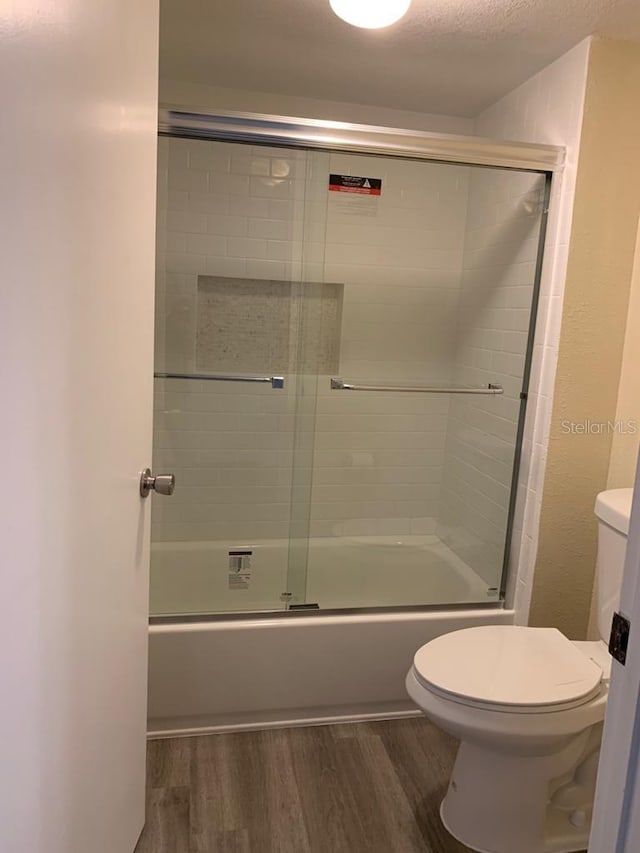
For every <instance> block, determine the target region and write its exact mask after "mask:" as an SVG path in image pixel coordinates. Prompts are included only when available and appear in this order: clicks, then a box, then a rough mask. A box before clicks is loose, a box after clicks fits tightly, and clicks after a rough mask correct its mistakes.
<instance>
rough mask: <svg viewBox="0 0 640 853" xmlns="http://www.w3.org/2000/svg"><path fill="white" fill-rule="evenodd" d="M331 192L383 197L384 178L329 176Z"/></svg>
mask: <svg viewBox="0 0 640 853" xmlns="http://www.w3.org/2000/svg"><path fill="white" fill-rule="evenodd" d="M329 191H330V192H333V193H357V194H358V195H381V194H382V178H357V177H356V176H355V175H329Z"/></svg>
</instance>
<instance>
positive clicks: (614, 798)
mask: <svg viewBox="0 0 640 853" xmlns="http://www.w3.org/2000/svg"><path fill="white" fill-rule="evenodd" d="M619 610H620V612H621V613H622V615H624V616H626V617H627V618H628V619H630V621H631V632H630V634H629V646H628V650H627V658H626V663H625V665H624V666H623V665H622V664H620V663H618V662H617V661H615V660H614V661H613V664H612V677H611V689H610V693H609V699H608V701H607V716H606V720H605V729H604V738H603V742H602V752H601V755H600V766H599V769H598V786H597V790H596V802H595V809H594V815H593V824H592V829H591V839H590V843H589V853H638V850H640V465H639V467H638V469H637V472H636V487H635V492H634V497H633V507H632V510H631V525H630V529H629V539H628V542H627V557H626V561H625V569H624V581H623V585H622V593H621V596H620V608H619Z"/></svg>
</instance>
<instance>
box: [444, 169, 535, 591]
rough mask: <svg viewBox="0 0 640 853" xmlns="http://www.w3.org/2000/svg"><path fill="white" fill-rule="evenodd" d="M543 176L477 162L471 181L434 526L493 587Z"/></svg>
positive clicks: (511, 456)
mask: <svg viewBox="0 0 640 853" xmlns="http://www.w3.org/2000/svg"><path fill="white" fill-rule="evenodd" d="M544 186H545V181H544V177H543V176H541V175H535V174H533V175H532V174H527V173H518V172H501V171H498V170H488V169H475V170H473V172H472V175H471V180H470V186H469V205H468V214H467V220H466V226H467V227H466V235H465V249H464V269H463V275H462V287H461V291H460V307H459V315H458V327H457V333H456V354H455V364H454V368H453V373H454V380H455V382H456V383H458V384H462V385H471V386H477V385H487V384H488V383H495V384H499V385H502V387H503V389H504V394H502V395H499V396H495V397H486V396H462V395H460V396H452V398H451V406H450V410H449V426H448V431H447V443H446V449H445V459H444V469H443V487H442V502H441V511H440V516H439V524H438V534H439V536H440V538H442V539H443V541H445V542H446V543H447V544H448V545H449V547H451V548H452V550H453V551H454V552H456V553H457V554H458V556H460V557H461V558H462V559H463V560H464V561H465V562H466V563H467V564H468V565H470V566H471V567H472V568H473V569H474V570H475V571H476V572H477V573H478V574H479V575H480V576H481V577H482V578H484V580H485V581H486V582H487V583H488V584H489V585H490V586H498V585H499V581H500V572H501V566H502V560H503V555H504V544H505V532H506V522H507V515H508V509H509V497H510V493H511V476H512V470H513V460H514V451H515V439H516V431H517V424H518V418H519V412H520V391H521V389H522V377H523V373H524V366H525V364H524V362H525V353H526V348H527V337H528V329H529V321H530V316H531V304H532V297H533V288H534V281H535V274H536V259H537V253H538V243H539V233H540V220H541V214H542V206H543V203H544Z"/></svg>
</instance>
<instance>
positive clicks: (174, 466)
mask: <svg viewBox="0 0 640 853" xmlns="http://www.w3.org/2000/svg"><path fill="white" fill-rule="evenodd" d="M245 124H246V123H245ZM275 127H276V131H277V132H276V131H274V124H273V122H271V123H270V122H269V121H266V120H265V121H257V120H256V121H254V122H253V123H249V126H248V127H246V126H245V127H244V128H243V129H242V132H240V130H239V129H238V127H237V126H236V125H235V124H234V122H233V121H231V120H230V119H228V118H227V119H226V120H225V121H222V122H218V123H217V124H216V122H215V121H204V120H201V121H200V122H199V123H198V122H197V121H194V119H193V117H191V118H186V119H184V120H183V121H179V120H177V119H176V118H175V116H174V117H173V120H172V121H171V122H169V123H168V124H167V125H166V126H165V128H164V132H163V134H162V135H161V136H160V138H159V167H158V265H157V292H156V365H155V413H154V468H155V470H156V471H158V472H160V471H168V472H171V473H174V474H175V477H176V489H175V492H174V494H173V496H172V497H171V498H166V499H157V500H155V502H154V506H153V517H152V564H151V614H152V616H156V617H179V616H184V615H196V616H209V615H210V616H216V615H224V614H228V613H237V612H244V613H247V612H269V611H280V610H301V609H306V610H312V611H316V612H317V610H318V609H320V610H344V609H360V608H381V607H383V608H389V607H414V608H415V607H433V606H443V605H447V606H453V607H455V606H468V605H476V606H477V605H479V604H483V605H486V604H491V603H493V604H495V605H496V606H498V605H499V604H500V602H501V600H502V597H503V595H504V589H505V579H506V573H507V571H508V564H509V559H508V557H509V553H510V538H511V534H512V527H513V515H514V505H515V495H516V489H515V485H516V483H517V474H518V466H519V462H520V455H521V444H522V431H523V424H524V416H525V409H526V397H527V390H528V376H529V369H530V361H531V354H532V347H533V333H534V329H535V317H536V305H537V297H538V282H539V278H540V266H541V260H542V251H543V243H544V226H545V221H546V209H547V206H548V199H549V191H550V172H549V171H548V170H546V169H544V168H541V167H539V166H538V168H526V167H525V166H523V165H522V164H516V165H510V166H508V167H500V166H496V165H493V164H488V163H487V164H484V165H477V164H474V163H469V162H444V161H442V160H439V159H438V158H437V155H436V156H435V157H424V156H416V154H415V152H411V151H408V150H407V149H408V147H409V146H408V145H406V144H405V145H404V146H403V145H396V146H395V148H394V150H393V151H392V152H390V153H385V154H381V153H367V152H365V151H361V150H344V148H345V146H344V143H342V142H337V143H335V145H334V144H331V145H330V144H328V143H327V140H326V139H324V141H323V142H322V143H317V142H316V143H314V145H313V146H311V145H307V144H303V142H302V141H301V140H300V138H298V137H296V136H295V134H292V133H285V132H284V131H283V130H282V128H281V127H280V126H275ZM265 128H266V129H269V131H270V135H269V136H267V135H266V134H265V133H264V132H263V131H264V130H265ZM274 136H275V139H274V138H273V137H274ZM400 139H401V140H402V139H403V137H400ZM319 145H320V147H318V146H319ZM352 147H353V148H357V147H358V146H352ZM399 149H400V150H399ZM479 159H481V158H479ZM484 159H485V160H486V159H487V158H486V157H485V158H484Z"/></svg>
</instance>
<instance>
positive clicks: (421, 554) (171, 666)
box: [149, 536, 514, 736]
mask: <svg viewBox="0 0 640 853" xmlns="http://www.w3.org/2000/svg"><path fill="white" fill-rule="evenodd" d="M372 539H373V541H372ZM409 540H412V541H409ZM397 543H398V539H397V538H390V537H375V538H373V537H368V538H367V539H366V540H362V539H360V538H357V539H351V540H346V541H345V540H344V539H341V540H330V539H327V540H311V547H310V555H309V571H308V578H307V600H308V601H318V603H319V604H320V605H321V606H322V607H323V608H327V607H335V606H338V605H340V606H342V607H355V606H372V605H374V604H378V605H379V604H381V603H382V602H381V601H380V597H381V596H384V597H386V599H387V601H386V603H387V604H389V605H392V604H396V603H399V604H411V603H412V602H411V601H409V600H407V590H408V589H411V590H412V592H414V593H416V596H418V598H417V600H416V601H415V603H416V604H424V603H425V601H428V602H430V603H442V602H451V601H462V602H464V601H466V602H479V601H480V602H481V601H487V602H489V601H490V599H489V598H487V595H486V591H487V584H486V583H484V582H482V581H481V580H480V579H479V578H478V577H477V576H476V575H474V573H473V572H471V570H470V569H468V567H466V566H465V565H464V563H461V561H457V560H456V559H454V557H453V555H452V554H451V552H450V551H448V549H446V550H443V549H444V546H442V544H441V543H438V540H436V539H435V537H424V536H423V537H403V543H404V544H403V545H402V546H400V545H398V544H397ZM251 545H252V547H253V549H254V553H255V554H256V560H255V562H254V564H253V566H252V577H251V581H250V585H249V589H246V590H237V589H234V590H229V588H228V550H232V549H241V548H240V545H239V544H238V543H234V544H233V546H227V545H225V546H224V547H223V545H222V543H162V545H161V546H160V548H159V549H158V546H157V545H156V546H154V548H155V549H156V553H155V554H154V564H153V565H154V572H156V571H160V572H161V575H160V576H155V577H154V581H157V580H158V579H159V577H164V579H165V581H171V587H167V588H166V590H165V593H166V594H167V596H168V597H167V598H166V604H167V606H166V608H165V609H164V612H167V611H170V610H171V609H173V608H172V607H170V606H169V605H170V604H171V603H172V602H173V604H174V606H175V601H176V599H175V598H174V599H171V598H170V596H169V594H170V593H171V592H173V594H175V595H177V594H180V595H183V598H182V599H180V601H181V602H182V605H184V607H185V609H186V610H188V609H189V607H188V606H189V605H192V604H195V605H196V606H194V607H191V612H193V611H194V610H195V611H197V610H201V609H203V599H202V594H203V590H204V591H206V593H207V595H209V594H210V596H211V597H210V599H207V601H206V602H205V605H204V606H205V607H207V606H208V607H209V608H210V609H216V608H217V609H220V607H221V606H222V605H223V604H224V602H225V600H229V599H228V597H229V596H231V602H233V603H234V608H233V609H235V610H236V611H237V610H246V609H251V607H255V606H259V607H271V608H276V607H281V606H282V603H281V602H280V601H279V598H276V596H275V591H276V590H280V588H282V591H284V590H285V589H286V588H287V559H286V557H287V543H285V542H282V543H276V542H273V541H272V542H256V543H251ZM338 545H339V547H338ZM392 545H393V547H391V546H392ZM202 546H206V547H202ZM243 547H244V548H245V549H247V548H248V546H247V545H244V546H243ZM398 549H400V552H401V553H402V560H399V559H398ZM159 553H160V554H161V555H162V557H161V559H160V562H158V554H159ZM216 567H217V568H216ZM274 581H277V583H275V585H274ZM238 593H240V594H241V595H240V597H239V598H238V597H237V596H238ZM427 594H428V595H429V598H427V597H426V596H427ZM159 595H160V593H158V591H157V590H156V596H159ZM225 596H226V597H227V598H226V599H225ZM233 596H236V597H235V598H234V597H233ZM332 596H333V598H332ZM419 596H421V597H419ZM452 596H454V597H452ZM157 605H158V598H156V612H162V608H158V607H157ZM227 606H228V605H227ZM174 612H175V611H174ZM513 621H514V613H513V611H511V610H504V609H501V608H500V607H499V606H498V605H497V604H496V605H495V606H489V607H485V608H474V609H471V608H470V607H469V606H468V605H467V608H466V609H465V608H464V607H461V608H458V609H455V608H453V607H451V608H447V609H437V610H421V611H402V612H387V613H380V612H370V613H366V612H364V613H355V614H354V613H345V614H344V615H341V614H335V613H333V614H327V615H322V614H321V613H320V614H318V613H317V611H316V612H313V613H304V614H291V613H287V614H285V613H283V614H277V613H276V614H272V615H270V616H269V617H255V616H251V615H250V614H247V615H242V614H239V615H236V616H235V617H234V618H229V619H223V620H216V621H205V620H204V619H202V621H184V622H178V623H174V624H152V625H151V626H150V629H149V630H150V643H149V732H150V734H151V735H152V736H162V735H169V734H175V733H179V732H182V733H185V732H200V731H216V730H235V729H242V728H265V727H268V726H284V725H296V724H297V725H304V724H309V723H312V722H314V723H317V722H331V721H335V720H353V719H368V718H375V717H390V716H395V715H399V714H401V715H406V714H412V713H415V708H414V707H413V705H412V704H411V702H410V701H409V700H408V698H407V696H406V693H405V689H404V676H405V674H406V671H407V668H408V666H409V664H410V662H411V659H412V656H413V654H414V652H415V651H416V649H417V648H418V647H419V646H421V645H422V644H423V643H426V642H428V641H429V640H431V639H433V638H435V637H437V636H439V635H440V634H443V633H446V632H448V631H454V630H457V629H460V628H465V627H472V626H476V625H483V624H510V623H512V622H513Z"/></svg>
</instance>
